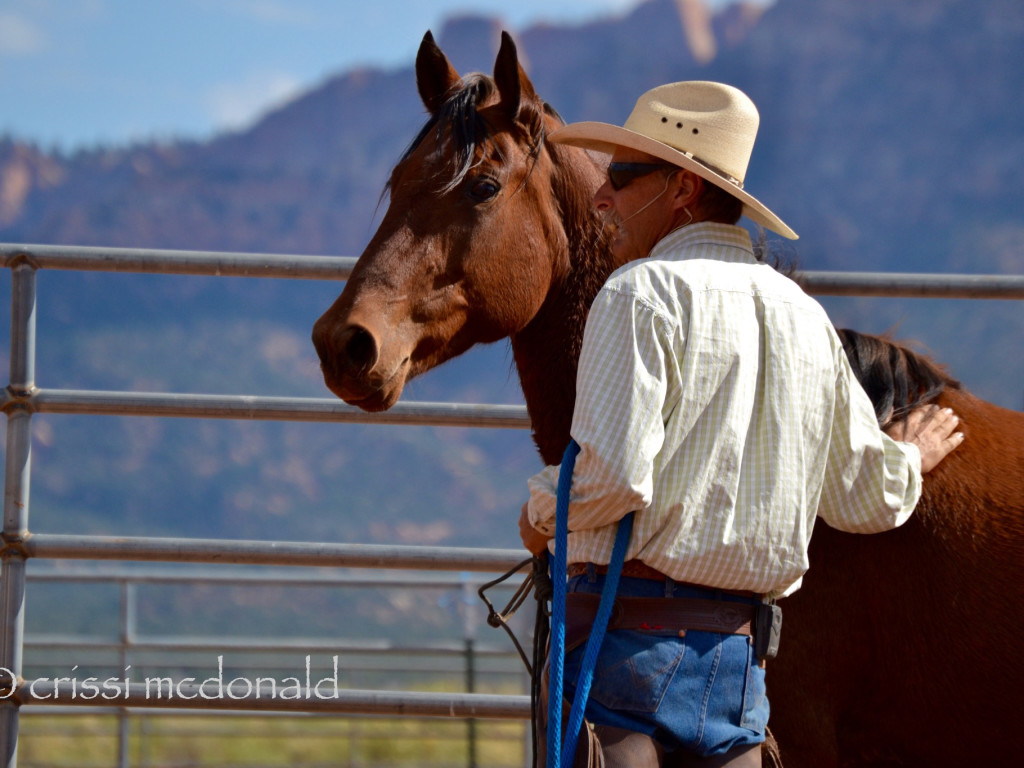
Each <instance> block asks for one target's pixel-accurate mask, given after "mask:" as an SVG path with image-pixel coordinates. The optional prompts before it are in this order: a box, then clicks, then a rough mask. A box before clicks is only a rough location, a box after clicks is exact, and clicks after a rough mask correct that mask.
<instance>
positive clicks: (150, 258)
mask: <svg viewBox="0 0 1024 768" xmlns="http://www.w3.org/2000/svg"><path fill="white" fill-rule="evenodd" d="M0 257H2V259H3V264H4V266H5V267H7V268H9V269H10V270H11V274H12V283H11V284H12V296H11V349H10V356H11V359H10V382H9V384H8V386H7V389H6V391H5V392H4V395H3V411H4V413H6V414H7V454H6V477H5V490H4V510H3V512H4V521H3V532H2V552H0V558H2V570H0V754H2V759H3V761H4V763H3V764H4V765H5V766H8V768H13V767H14V766H15V765H16V761H17V740H18V719H19V710H20V708H21V707H23V706H46V705H47V704H52V703H56V702H57V699H56V697H55V696H54V695H53V694H55V693H56V689H55V687H54V686H55V683H54V682H53V681H52V680H24V679H23V678H22V677H21V674H22V669H23V664H22V661H23V659H22V656H23V645H24V616H25V614H24V611H25V567H26V560H27V559H28V558H45V559H52V560H132V561H163V562H177V563H181V562H191V563H219V564H224V563H233V564H240V563H246V564H259V565H287V566H297V565H303V566H310V565H313V566H347V567H358V568H388V569H394V568H402V569H413V570H427V571H459V572H467V571H469V572H492V573H493V572H503V571H505V570H508V569H509V568H511V567H512V566H514V565H515V564H516V563H517V562H518V561H520V560H521V559H522V554H523V553H522V552H521V551H519V550H505V549H470V548H451V547H447V548H442V547H419V546H384V545H365V544H328V543H303V542H280V541H239V540H219V539H183V538H153V537H116V536H78V535H75V536H72V535H62V534H33V533H31V532H30V527H29V488H30V482H31V453H32V448H31V439H30V434H31V433H30V427H31V422H32V417H33V414H36V413H40V414H43V413H55V414H100V415H136V416H169V417H196V418H219V419H257V420H290V421H335V422H360V423H375V424H402V425H433V426H460V427H466V426H469V427H489V428H514V429H523V428H528V427H529V421H528V418H527V415H526V410H525V408H523V407H521V406H508V405H475V404H443V403H416V402H405V403H399V404H397V405H396V406H395V407H394V408H393V409H391V410H390V411H388V412H386V413H382V414H372V415H371V414H366V413H364V412H362V411H360V410H358V409H356V408H353V407H350V406H346V405H344V404H343V403H341V402H340V401H337V400H334V399H326V398H325V399H320V398H281V397H249V396H225V395H194V394H174V393H142V392H110V391H95V390H66V389H41V388H39V387H37V386H36V383H35V381H36V377H35V354H36V315H35V308H36V275H37V271H38V270H39V269H59V270H80V271H109V272H143V273H156V274H176V275H210V276H241V277H265V278H306V279H321V280H344V279H346V278H347V277H348V275H349V274H350V272H351V269H352V266H353V264H354V262H355V260H354V259H352V258H343V257H333V258H328V257H295V256H271V255H255V254H240V253H200V252H189V251H154V250H128V249H104V248H76V247H63V246H34V245H33V246H24V245H0ZM800 279H801V283H802V284H803V286H804V287H805V289H806V290H808V292H810V293H816V294H844V295H860V296H919V297H920V296H930V297H938V298H1017V299H1019V298H1024V277H1015V276H1014V277H1006V276H968V275H906V274H902V275H901V274H891V273H885V274H863V273H862V274H859V275H856V274H847V273H833V272H828V273H826V272H809V273H804V274H803V275H802V276H801V278H800ZM179 685H180V686H181V694H182V695H181V696H179V697H176V698H174V699H166V698H165V699H159V698H157V699H153V698H149V697H147V696H146V695H145V694H146V691H145V690H144V689H143V688H142V687H141V686H142V683H138V682H129V681H128V680H127V679H126V680H124V681H122V682H120V683H117V684H116V685H115V686H114V687H113V688H112V689H111V694H112V697H113V698H115V699H116V698H117V697H118V696H120V697H122V698H123V700H130V701H131V706H132V707H153V708H160V709H167V708H183V709H217V710H236V711H260V710H274V711H294V712H337V713H366V714H378V715H404V716H438V717H453V716H454V717H462V718H520V719H521V718H526V717H528V714H529V701H528V699H527V697H525V696H500V695H488V694H473V693H452V694H435V693H416V692H397V691H374V690H344V691H341V692H340V695H338V696H334V697H330V698H323V697H319V696H316V695H311V692H310V691H308V690H307V691H306V692H305V695H302V696H298V697H295V698H290V699H281V698H267V697H265V696H261V695H260V691H259V690H258V689H257V690H253V689H252V687H251V686H250V687H249V689H248V690H243V689H242V688H241V687H239V689H238V690H236V691H234V692H233V693H229V695H228V696H226V697H221V698H215V699H211V698H208V697H205V696H203V695H201V694H203V690H202V686H201V684H197V683H179ZM60 703H61V704H62V705H64V706H67V705H69V704H70V705H72V706H74V705H78V706H82V707H91V706H95V702H94V701H92V700H90V699H84V698H79V699H77V700H76V699H72V700H68V699H61V700H60Z"/></svg>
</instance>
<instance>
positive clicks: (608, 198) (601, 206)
mask: <svg viewBox="0 0 1024 768" xmlns="http://www.w3.org/2000/svg"><path fill="white" fill-rule="evenodd" d="M594 207H595V208H596V209H597V210H598V211H600V212H602V213H603V212H605V211H607V210H608V209H609V208H611V207H612V185H611V182H609V181H608V180H607V179H606V180H605V182H604V184H602V185H601V186H600V187H598V188H597V191H596V192H595V193H594Z"/></svg>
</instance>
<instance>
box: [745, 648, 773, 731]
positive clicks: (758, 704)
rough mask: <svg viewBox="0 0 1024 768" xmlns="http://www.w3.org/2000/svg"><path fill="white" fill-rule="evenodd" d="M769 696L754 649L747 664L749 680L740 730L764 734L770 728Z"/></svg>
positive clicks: (762, 671) (746, 686) (746, 685)
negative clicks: (754, 655)
mask: <svg viewBox="0 0 1024 768" xmlns="http://www.w3.org/2000/svg"><path fill="white" fill-rule="evenodd" d="M768 714H769V708H768V696H767V694H766V692H765V683H764V670H763V669H762V668H761V665H760V664H758V663H757V661H756V659H754V658H753V649H752V648H751V651H750V660H749V661H748V663H747V680H746V683H745V685H744V686H743V709H742V714H741V715H740V728H747V729H748V730H751V731H755V732H757V733H764V730H765V728H766V727H767V726H768Z"/></svg>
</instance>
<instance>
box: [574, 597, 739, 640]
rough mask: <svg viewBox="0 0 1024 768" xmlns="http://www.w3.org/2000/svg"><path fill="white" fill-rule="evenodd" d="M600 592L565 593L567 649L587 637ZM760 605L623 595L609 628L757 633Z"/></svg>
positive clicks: (616, 605)
mask: <svg viewBox="0 0 1024 768" xmlns="http://www.w3.org/2000/svg"><path fill="white" fill-rule="evenodd" d="M600 600H601V596H600V595H592V594H588V593H586V592H570V593H569V594H567V595H566V596H565V646H566V651H569V649H570V648H572V647H574V646H577V645H579V644H580V643H581V642H583V641H584V640H586V638H587V635H588V634H589V633H590V626H591V624H593V621H594V617H595V616H596V615H597V605H598V603H599V602H600ZM755 609H756V606H754V605H752V604H749V603H736V602H732V601H729V600H702V599H699V598H694V597H619V598H616V600H615V604H614V607H613V608H612V615H611V618H610V619H609V620H608V630H609V631H611V630H614V629H636V630H645V631H650V632H670V633H671V632H675V633H679V634H685V632H686V631H688V630H692V631H695V632H719V633H721V634H727V635H747V636H750V635H752V634H753V626H754V612H755Z"/></svg>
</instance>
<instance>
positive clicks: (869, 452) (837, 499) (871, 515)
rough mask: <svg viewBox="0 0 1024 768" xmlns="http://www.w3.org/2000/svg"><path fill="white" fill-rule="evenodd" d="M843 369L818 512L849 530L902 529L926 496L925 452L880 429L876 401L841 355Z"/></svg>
mask: <svg viewBox="0 0 1024 768" xmlns="http://www.w3.org/2000/svg"><path fill="white" fill-rule="evenodd" d="M839 370H840V373H839V376H838V378H837V381H836V410H835V420H834V422H833V426H832V439H831V443H830V445H829V455H828V462H827V464H826V468H825V482H824V485H823V488H822V494H821V503H820V505H819V508H818V515H819V516H820V517H822V518H823V519H824V520H825V522H826V523H828V524H829V525H831V526H832V527H833V528H838V529H839V530H841V531H847V532H850V533H878V532H880V531H887V530H890V529H892V528H897V527H899V526H901V525H903V523H905V522H906V521H907V520H908V519H909V518H910V516H911V514H912V513H913V511H914V507H915V506H917V502H918V499H919V498H920V496H921V453H920V451H919V450H918V449H917V446H915V445H913V444H911V443H902V442H897V441H895V440H893V439H892V438H890V437H889V436H888V435H887V434H885V432H883V431H882V430H881V429H879V428H878V422H877V420H876V419H875V413H874V408H873V406H872V405H871V400H870V399H869V398H868V396H867V393H866V392H864V389H863V388H862V387H861V385H860V382H858V381H857V380H856V378H855V377H854V374H853V371H852V369H851V368H850V365H849V361H848V360H847V359H846V357H845V355H842V354H840V355H839Z"/></svg>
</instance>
